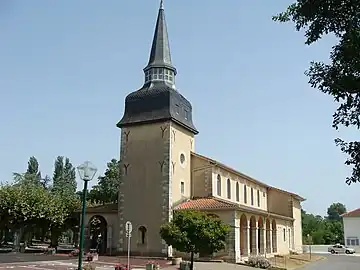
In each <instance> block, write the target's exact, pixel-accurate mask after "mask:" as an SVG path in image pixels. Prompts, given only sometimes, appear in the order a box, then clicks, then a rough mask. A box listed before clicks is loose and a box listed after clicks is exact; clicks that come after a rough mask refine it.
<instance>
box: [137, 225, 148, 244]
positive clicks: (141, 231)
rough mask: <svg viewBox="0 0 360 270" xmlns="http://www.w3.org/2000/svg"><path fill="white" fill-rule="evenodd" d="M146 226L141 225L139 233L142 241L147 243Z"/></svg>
mask: <svg viewBox="0 0 360 270" xmlns="http://www.w3.org/2000/svg"><path fill="white" fill-rule="evenodd" d="M146 231H147V230H146V228H145V227H144V226H140V227H139V234H140V243H141V244H145V243H146Z"/></svg>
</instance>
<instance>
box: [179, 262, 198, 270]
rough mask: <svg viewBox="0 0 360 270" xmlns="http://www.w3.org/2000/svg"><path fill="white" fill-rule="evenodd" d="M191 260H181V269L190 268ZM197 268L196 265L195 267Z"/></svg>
mask: <svg viewBox="0 0 360 270" xmlns="http://www.w3.org/2000/svg"><path fill="white" fill-rule="evenodd" d="M190 264H191V262H181V263H180V270H190ZM194 269H195V267H194Z"/></svg>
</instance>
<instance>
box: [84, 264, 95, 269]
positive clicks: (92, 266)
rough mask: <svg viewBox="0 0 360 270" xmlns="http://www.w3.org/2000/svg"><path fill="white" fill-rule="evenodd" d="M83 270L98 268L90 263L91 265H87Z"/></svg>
mask: <svg viewBox="0 0 360 270" xmlns="http://www.w3.org/2000/svg"><path fill="white" fill-rule="evenodd" d="M83 269H84V270H95V269H96V266H95V265H93V264H91V263H89V264H85V265H84V266H83Z"/></svg>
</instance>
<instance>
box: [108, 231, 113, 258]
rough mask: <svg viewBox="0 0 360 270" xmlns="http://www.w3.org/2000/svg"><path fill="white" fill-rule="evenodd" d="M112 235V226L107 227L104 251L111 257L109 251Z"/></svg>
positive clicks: (111, 246)
mask: <svg viewBox="0 0 360 270" xmlns="http://www.w3.org/2000/svg"><path fill="white" fill-rule="evenodd" d="M112 235H113V233H112V226H111V225H108V226H107V236H106V237H107V239H106V250H107V252H109V255H111V251H112V248H113V236H112Z"/></svg>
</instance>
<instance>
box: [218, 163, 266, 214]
mask: <svg viewBox="0 0 360 270" xmlns="http://www.w3.org/2000/svg"><path fill="white" fill-rule="evenodd" d="M219 176H220V177H221V192H220V194H219V192H218V177H219ZM228 179H229V180H230V197H229V196H228V186H227V184H228ZM237 183H238V187H239V200H237V199H238V198H237V196H236V188H237ZM212 187H213V189H212V195H213V196H214V197H218V198H221V199H225V200H229V201H231V202H234V203H238V204H241V205H246V206H249V207H252V208H254V209H261V210H264V211H267V191H266V187H264V186H261V185H260V184H257V183H254V182H252V181H250V180H248V179H246V178H245V177H242V176H240V175H236V174H234V173H231V172H229V171H227V170H225V169H222V168H220V167H214V168H213V171H212ZM245 189H246V193H245V191H244V190H245ZM251 189H252V190H253V200H251ZM245 197H246V198H245ZM258 199H259V201H258ZM258 202H259V203H258Z"/></svg>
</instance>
